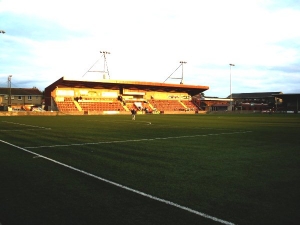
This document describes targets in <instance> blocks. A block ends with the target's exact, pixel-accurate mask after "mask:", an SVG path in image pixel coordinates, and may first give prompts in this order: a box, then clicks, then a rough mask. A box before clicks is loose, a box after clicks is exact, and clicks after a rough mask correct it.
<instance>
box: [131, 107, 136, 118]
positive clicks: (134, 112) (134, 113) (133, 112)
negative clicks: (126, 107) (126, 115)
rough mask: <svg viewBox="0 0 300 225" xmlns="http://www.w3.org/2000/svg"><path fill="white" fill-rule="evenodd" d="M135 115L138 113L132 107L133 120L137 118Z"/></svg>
mask: <svg viewBox="0 0 300 225" xmlns="http://www.w3.org/2000/svg"><path fill="white" fill-rule="evenodd" d="M135 115H136V110H135V109H131V118H132V120H135Z"/></svg>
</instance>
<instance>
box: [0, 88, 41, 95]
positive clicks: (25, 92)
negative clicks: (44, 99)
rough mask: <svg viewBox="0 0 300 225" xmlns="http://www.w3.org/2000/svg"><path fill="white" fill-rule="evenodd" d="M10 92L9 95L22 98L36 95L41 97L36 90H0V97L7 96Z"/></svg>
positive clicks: (39, 92)
mask: <svg viewBox="0 0 300 225" xmlns="http://www.w3.org/2000/svg"><path fill="white" fill-rule="evenodd" d="M9 90H11V95H16V96H21V95H22V96H24V95H26V96H27V95H34V96H36V95H38V96H41V95H43V93H42V92H41V91H40V90H39V89H37V88H11V89H10V88H0V95H8V94H9Z"/></svg>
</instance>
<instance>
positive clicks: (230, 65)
mask: <svg viewBox="0 0 300 225" xmlns="http://www.w3.org/2000/svg"><path fill="white" fill-rule="evenodd" d="M232 66H235V65H234V64H232V63H230V64H229V67H230V111H232V92H231V67H232Z"/></svg>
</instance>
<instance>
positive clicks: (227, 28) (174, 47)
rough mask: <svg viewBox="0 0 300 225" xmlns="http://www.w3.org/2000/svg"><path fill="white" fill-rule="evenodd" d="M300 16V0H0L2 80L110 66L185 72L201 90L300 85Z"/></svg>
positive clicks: (40, 83)
mask: <svg viewBox="0 0 300 225" xmlns="http://www.w3.org/2000/svg"><path fill="white" fill-rule="evenodd" d="M299 21H300V1H299V0H226V1H224V0H210V1H207V0H185V1H182V0H180V1H179V0H126V1H124V0H78V1H74V0H43V1H41V0H26V1H24V0H0V30H4V31H5V34H2V33H0V48H1V49H0V86H1V87H7V85H8V76H9V75H12V79H11V84H12V87H16V88H25V87H26V88H31V87H37V88H39V89H40V90H41V91H43V90H44V89H45V88H46V87H47V86H48V85H50V84H52V83H53V82H54V81H56V80H58V79H59V78H61V77H68V78H72V79H91V80H100V79H102V78H103V74H102V72H88V71H103V70H104V69H107V68H108V71H109V77H108V76H107V79H109V78H110V79H112V80H131V81H148V82H164V81H165V80H166V79H167V78H168V77H169V78H168V79H167V80H166V81H165V82H166V83H177V84H179V83H180V79H176V78H182V77H183V83H184V84H189V85H203V86H209V90H207V91H205V93H204V94H205V95H206V96H214V97H227V96H229V95H230V86H231V92H232V93H249V92H280V91H281V92H283V93H300V29H299ZM100 51H108V52H110V54H107V55H106V64H105V63H104V57H103V54H101V53H100ZM180 61H185V62H187V63H185V64H183V67H179V66H180V65H181V64H180ZM94 64H95V65H94ZM104 64H105V68H104ZM229 64H234V65H235V66H232V67H230V66H229ZM93 65H94V66H93ZM178 67H179V68H178ZM177 68H178V69H177ZM176 69H177V70H176ZM182 69H183V70H182Z"/></svg>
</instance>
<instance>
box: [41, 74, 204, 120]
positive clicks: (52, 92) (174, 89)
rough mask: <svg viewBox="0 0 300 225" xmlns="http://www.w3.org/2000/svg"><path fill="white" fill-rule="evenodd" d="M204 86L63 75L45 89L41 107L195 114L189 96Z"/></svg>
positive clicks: (196, 106) (82, 111)
mask: <svg viewBox="0 0 300 225" xmlns="http://www.w3.org/2000/svg"><path fill="white" fill-rule="evenodd" d="M208 89H209V87H208V86H199V85H184V84H169V83H154V82H138V81H120V80H107V79H104V80H99V81H90V80H72V79H68V78H65V77H62V78H60V79H59V80H57V81H55V82H54V83H52V84H51V85H49V86H48V87H46V89H45V109H46V110H48V111H60V112H65V113H68V114H78V115H81V114H122V113H124V114H126V113H130V110H131V109H132V108H135V109H136V110H137V111H138V113H168V114H175V113H198V112H199V111H201V109H200V108H199V104H197V103H196V102H194V101H193V98H192V96H194V95H197V94H199V93H202V92H204V91H206V90H208Z"/></svg>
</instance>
